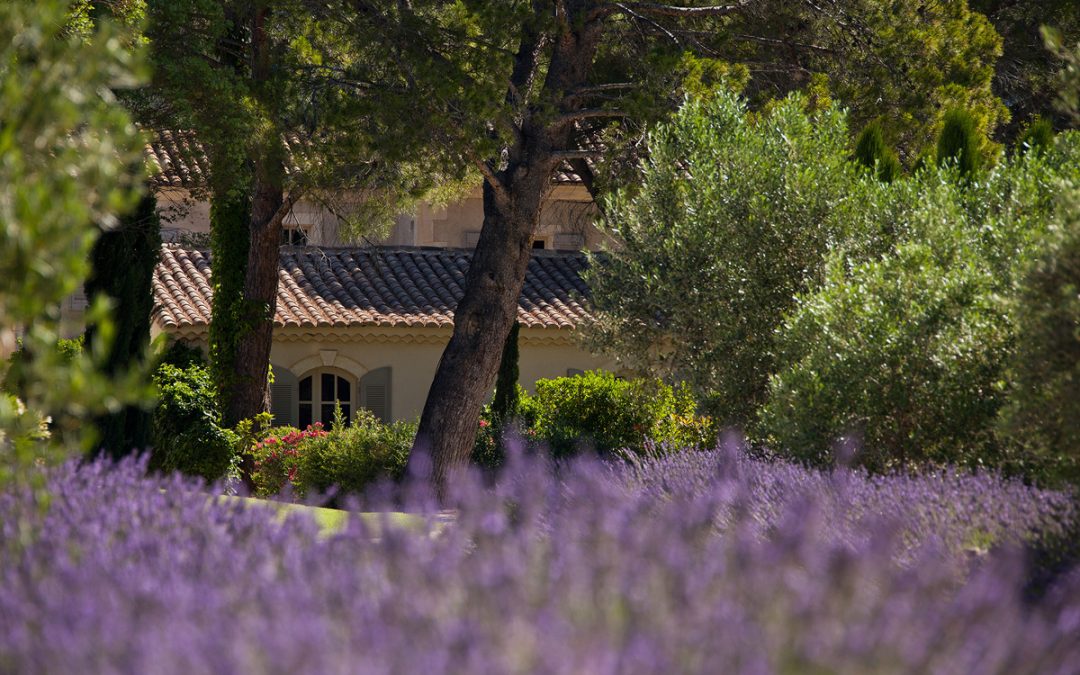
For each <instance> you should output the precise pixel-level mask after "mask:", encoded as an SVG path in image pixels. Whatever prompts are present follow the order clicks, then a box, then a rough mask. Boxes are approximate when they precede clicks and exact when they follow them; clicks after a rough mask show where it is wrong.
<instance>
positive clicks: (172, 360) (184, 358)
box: [159, 340, 206, 369]
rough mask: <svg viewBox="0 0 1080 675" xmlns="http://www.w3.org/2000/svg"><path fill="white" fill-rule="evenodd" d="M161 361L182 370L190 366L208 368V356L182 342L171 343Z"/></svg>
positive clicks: (174, 341)
mask: <svg viewBox="0 0 1080 675" xmlns="http://www.w3.org/2000/svg"><path fill="white" fill-rule="evenodd" d="M159 361H160V363H168V364H169V365H173V366H176V367H177V368H181V369H183V368H188V367H189V366H206V356H205V355H204V354H203V351H202V350H201V349H199V348H198V347H195V346H192V345H189V344H188V343H186V342H183V341H182V340H173V341H172V342H170V343H169V347H168V348H167V349H166V350H165V353H164V354H162V355H161V358H160V359H159Z"/></svg>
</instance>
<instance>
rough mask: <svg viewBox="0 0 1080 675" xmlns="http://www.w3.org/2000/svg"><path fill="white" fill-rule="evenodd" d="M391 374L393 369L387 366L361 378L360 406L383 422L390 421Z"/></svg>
mask: <svg viewBox="0 0 1080 675" xmlns="http://www.w3.org/2000/svg"><path fill="white" fill-rule="evenodd" d="M390 374H391V369H390V367H389V366H386V367H385V368H378V369H376V370H373V371H371V372H370V373H368V374H367V375H365V376H363V377H362V378H360V405H361V406H362V407H364V408H367V409H368V410H370V411H371V412H372V414H374V415H375V417H376V418H377V419H378V420H379V421H381V422H389V421H390V410H391V408H390Z"/></svg>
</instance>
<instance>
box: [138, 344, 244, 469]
mask: <svg viewBox="0 0 1080 675" xmlns="http://www.w3.org/2000/svg"><path fill="white" fill-rule="evenodd" d="M154 382H155V383H156V384H157V387H158V394H159V399H158V406H157V408H156V409H155V410H154V419H153V434H152V438H153V443H154V447H153V450H152V452H151V455H150V468H151V469H154V470H158V471H180V472H181V473H185V474H188V475H191V476H201V477H202V478H205V479H206V480H208V481H213V480H217V479H218V478H221V477H222V476H224V475H225V472H226V470H227V469H228V468H229V462H230V460H231V459H232V456H233V448H234V445H235V440H236V438H235V434H234V433H233V432H232V431H230V430H229V429H227V428H223V427H222V426H221V415H220V412H219V409H218V405H217V400H216V397H215V396H214V388H213V383H212V382H211V380H210V374H209V373H208V372H207V370H206V368H204V367H202V366H198V365H191V366H188V367H187V368H177V367H176V366H173V365H170V364H167V363H166V364H163V365H161V366H160V367H159V368H158V370H157V372H156V373H155V375H154Z"/></svg>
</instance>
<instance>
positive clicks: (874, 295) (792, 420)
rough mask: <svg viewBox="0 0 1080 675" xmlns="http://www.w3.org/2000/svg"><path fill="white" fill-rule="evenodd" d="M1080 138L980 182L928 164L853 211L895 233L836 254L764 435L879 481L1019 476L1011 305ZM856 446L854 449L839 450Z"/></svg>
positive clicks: (804, 322) (798, 313)
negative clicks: (1003, 424) (984, 473)
mask: <svg viewBox="0 0 1080 675" xmlns="http://www.w3.org/2000/svg"><path fill="white" fill-rule="evenodd" d="M1078 141H1080V138H1078V137H1077V136H1076V135H1074V134H1065V135H1062V136H1061V137H1059V138H1058V139H1057V142H1056V144H1055V147H1054V148H1053V149H1051V150H1050V151H1048V152H1046V153H1025V154H1017V155H1016V156H1014V157H1012V158H1010V159H1008V160H1006V161H1004V162H1003V163H1002V164H1000V165H999V166H997V167H995V168H993V169H990V170H989V171H988V172H987V173H985V174H984V175H982V176H981V177H980V178H979V180H977V181H970V180H967V179H966V178H964V177H963V176H961V175H960V173H959V172H958V170H957V168H956V167H955V166H953V165H947V166H946V167H944V168H933V167H928V168H926V169H924V170H922V171H920V172H918V173H917V174H916V175H915V176H913V177H911V178H908V179H904V180H900V181H896V182H894V183H892V184H888V185H885V184H880V183H879V184H876V185H873V186H869V187H870V188H871V189H869V190H863V191H861V192H860V193H859V194H857V195H855V196H854V197H853V199H852V201H851V202H849V204H848V205H847V206H848V207H851V211H850V212H851V213H852V214H862V215H861V218H859V217H853V218H852V219H851V225H852V228H853V232H856V233H857V232H859V231H860V230H861V231H863V232H866V233H868V234H872V233H875V232H883V231H888V232H889V238H891V239H892V244H891V245H890V244H889V243H888V239H883V240H881V244H883V245H884V246H880V245H879V246H877V247H873V248H872V250H861V251H860V250H859V249H860V245H859V243H858V242H859V241H860V240H862V239H865V237H860V236H855V237H852V239H851V243H850V244H849V245H848V246H846V247H845V248H844V249H839V250H837V251H835V252H833V253H832V254H831V256H830V260H829V267H828V269H829V272H828V274H827V276H826V278H825V281H824V283H822V284H821V285H820V286H819V287H817V288H815V289H810V290H809V291H808V292H805V293H803V294H802V295H801V296H800V297H799V298H798V301H797V304H796V306H795V307H794V308H793V309H792V310H791V311H790V312H789V313H788V315H787V317H786V318H785V320H784V323H783V326H782V328H781V329H780V331H779V337H778V342H777V344H778V348H779V349H778V358H777V362H776V365H777V369H776V372H775V374H774V375H773V377H772V378H771V379H770V384H769V393H768V400H767V402H766V404H765V405H764V406H763V408H762V410H761V413H760V419H759V425H758V427H757V431H756V434H757V436H758V438H759V440H762V441H764V442H765V443H766V444H768V445H769V446H770V447H771V448H773V449H774V450H776V451H777V452H781V453H783V454H786V455H788V456H793V457H795V458H798V459H801V460H804V461H807V462H810V463H814V464H820V465H830V464H832V463H833V462H835V461H837V459H838V456H837V455H836V453H835V452H834V448H835V447H837V444H838V443H839V444H840V446H841V447H846V448H851V447H856V448H858V451H857V452H856V453H855V455H854V456H849V457H846V458H844V459H846V460H847V461H853V462H855V463H857V464H860V465H863V466H866V467H868V468H871V469H876V470H884V469H890V468H903V467H908V466H911V465H914V464H921V463H926V462H930V463H946V462H948V463H963V464H970V465H978V464H984V465H985V464H989V465H996V466H1006V467H1010V466H1015V465H1016V462H1015V454H1016V448H1015V447H1014V446H1013V445H1011V444H1010V443H1009V442H1008V441H1005V440H1003V439H1002V438H1001V437H1000V435H999V434H997V433H996V431H995V426H996V419H997V416H998V414H999V411H1000V410H1001V409H1002V406H1003V405H1004V404H1005V402H1006V400H1007V382H1008V379H1009V376H1008V374H1007V367H1008V365H1009V363H1010V360H1011V358H1012V354H1013V352H1014V350H1015V346H1016V343H1017V339H1018V329H1017V321H1016V318H1015V316H1014V312H1013V307H1012V305H1011V304H1010V302H1009V301H1008V300H1007V299H1008V298H1011V297H1014V296H1015V295H1016V293H1017V289H1018V287H1019V286H1020V282H1021V280H1022V278H1023V270H1024V269H1025V267H1026V265H1027V264H1028V261H1030V260H1031V259H1032V258H1033V256H1035V255H1036V254H1037V252H1038V251H1039V250H1040V247H1041V246H1042V242H1043V237H1044V236H1045V233H1046V232H1047V230H1048V228H1049V227H1050V225H1051V224H1052V223H1053V221H1054V214H1055V213H1056V211H1057V209H1058V208H1059V207H1058V200H1059V195H1060V194H1061V189H1062V186H1063V185H1071V186H1078V185H1080V162H1078V161H1077V160H1078V159H1080V146H1078V145H1077V143H1078ZM850 439H855V440H857V443H854V444H850V443H842V441H845V440H850Z"/></svg>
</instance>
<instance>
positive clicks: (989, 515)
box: [0, 447, 1080, 675]
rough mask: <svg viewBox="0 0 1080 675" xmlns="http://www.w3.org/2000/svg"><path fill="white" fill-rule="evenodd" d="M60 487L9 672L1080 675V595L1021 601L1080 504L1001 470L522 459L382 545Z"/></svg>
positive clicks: (7, 657) (135, 471) (9, 580)
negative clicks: (1043, 554) (427, 525)
mask: <svg viewBox="0 0 1080 675" xmlns="http://www.w3.org/2000/svg"><path fill="white" fill-rule="evenodd" d="M48 487H49V491H50V494H51V495H52V501H51V504H50V505H49V508H48V510H47V511H44V512H43V511H42V510H41V509H40V508H39V507H38V506H37V504H36V503H35V502H34V501H33V499H32V498H30V497H29V496H20V495H18V494H14V493H11V492H9V493H8V494H4V495H2V496H0V518H2V525H0V528H2V529H0V672H4V673H8V672H12V673H76V672H77V673H195V672H198V673H204V672H205V673H345V672H349V673H390V672H393V673H443V672H461V673H471V674H475V673H616V672H618V673H682V672H710V673H824V672H828V673H956V674H958V675H959V674H967V673H1040V674H1052V673H1062V674H1064V673H1076V672H1080V577H1078V576H1077V575H1076V574H1075V573H1072V574H1065V575H1062V576H1060V577H1058V578H1057V579H1056V581H1055V582H1054V585H1053V586H1052V587H1050V588H1048V590H1046V591H1045V592H1044V593H1040V594H1039V595H1038V596H1037V597H1034V596H1030V595H1029V596H1025V595H1024V593H1023V585H1024V580H1025V579H1027V578H1029V577H1030V575H1029V574H1028V572H1027V571H1026V570H1025V569H1024V565H1025V564H1026V563H1025V561H1024V555H1023V554H1022V552H1021V549H1022V547H1025V546H1026V547H1028V548H1031V547H1033V546H1034V545H1036V544H1038V543H1039V542H1043V543H1045V542H1053V541H1062V540H1065V539H1066V538H1067V536H1068V532H1067V531H1066V529H1065V527H1066V524H1067V523H1068V522H1069V521H1070V520H1071V519H1072V518H1073V516H1074V510H1073V509H1074V507H1073V506H1072V505H1071V502H1070V500H1069V498H1067V497H1066V496H1065V495H1062V494H1058V493H1048V492H1040V491H1038V490H1034V489H1031V488H1027V487H1024V486H1022V485H1020V484H1018V483H1011V482H1006V481H1002V480H1000V479H998V478H996V477H994V476H991V475H971V474H944V475H938V476H928V477H884V478H882V477H873V478H871V477H867V476H866V475H864V474H861V473H855V472H846V471H839V472H836V473H834V474H821V473H816V472H809V471H806V470H803V469H800V468H798V467H794V466H791V465H788V464H783V463H765V462H760V461H756V460H752V459H749V458H747V457H745V456H744V455H742V454H740V452H739V450H738V449H737V448H734V447H729V448H726V449H725V448H720V449H717V450H714V451H711V452H686V453H681V454H677V455H674V456H672V457H669V458H666V459H658V460H647V461H643V462H640V463H638V464H634V465H618V466H616V465H601V464H598V463H592V462H589V461H579V462H577V463H575V464H572V465H570V466H567V467H562V468H561V469H560V470H559V471H558V472H553V471H552V470H551V467H549V466H547V465H546V464H544V463H543V462H542V461H541V460H538V459H533V458H521V457H518V458H517V459H515V460H513V461H512V462H511V463H510V467H509V469H508V471H507V473H506V474H505V475H504V477H503V480H502V481H501V482H500V483H499V484H498V485H497V486H496V487H494V488H490V487H489V488H485V487H483V486H482V484H481V483H480V482H479V481H477V480H472V481H466V483H465V484H463V485H462V486H461V489H460V490H459V491H458V493H457V495H456V498H455V501H456V504H457V507H458V508H459V517H458V519H457V521H456V523H454V524H453V525H452V526H450V527H448V528H445V529H444V530H443V531H442V532H441V534H439V535H438V536H427V535H425V534H423V533H417V532H411V531H408V530H406V529H395V528H393V527H389V528H387V529H385V530H384V531H383V532H382V533H381V535H380V536H379V537H377V538H375V537H373V536H372V533H371V532H369V531H365V529H364V524H363V522H362V520H361V519H359V518H353V519H350V521H349V522H350V525H349V526H348V527H347V528H346V530H345V531H343V532H341V533H339V534H335V535H333V536H330V537H320V536H318V532H317V528H316V526H315V525H314V523H313V522H311V521H309V520H308V519H306V518H304V517H302V516H297V517H292V518H290V519H288V520H286V521H285V522H284V523H280V522H276V521H275V520H274V517H273V515H272V514H271V513H270V512H269V510H267V509H251V508H248V509H245V508H243V507H242V506H240V505H238V504H237V503H236V502H229V503H219V502H215V501H214V500H208V499H207V498H206V496H205V494H202V493H200V492H198V490H197V489H196V486H195V485H193V484H186V483H184V482H182V481H181V479H179V478H171V479H163V480H158V479H150V478H146V477H144V467H143V466H141V465H139V464H137V463H134V462H128V463H125V464H121V465H119V466H117V467H111V466H107V465H105V464H100V463H98V464H89V465H84V466H81V467H79V466H77V465H74V464H71V465H67V466H65V467H62V468H59V469H55V470H52V471H51V473H50V475H49V479H48ZM425 504H426V502H425V501H424V499H423V498H422V497H416V498H415V504H414V506H416V507H417V508H422V507H424V505H425ZM18 522H22V523H24V527H22V528H17V527H16V526H15V525H14V523H18ZM26 523H29V529H27V527H26V526H25V525H26ZM27 532H29V533H30V534H29V536H27V535H26V533H27Z"/></svg>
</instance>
